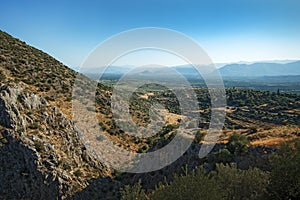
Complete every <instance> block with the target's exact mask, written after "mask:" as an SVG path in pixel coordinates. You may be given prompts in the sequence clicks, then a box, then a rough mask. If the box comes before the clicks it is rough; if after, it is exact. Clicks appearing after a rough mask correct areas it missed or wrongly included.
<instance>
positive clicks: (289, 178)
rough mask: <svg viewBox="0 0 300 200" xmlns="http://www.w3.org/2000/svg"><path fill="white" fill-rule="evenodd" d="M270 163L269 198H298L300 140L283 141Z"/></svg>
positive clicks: (299, 185) (299, 197) (299, 186)
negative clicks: (271, 167)
mask: <svg viewBox="0 0 300 200" xmlns="http://www.w3.org/2000/svg"><path fill="white" fill-rule="evenodd" d="M271 164H272V166H273V169H272V171H271V174H270V184H269V187H268V196H269V199H275V200H276V199H278V200H279V199H300V171H299V166H300V140H299V139H297V140H293V141H290V142H286V143H283V144H282V145H281V146H280V149H279V150H278V152H277V153H276V154H274V155H273V156H272V157H271Z"/></svg>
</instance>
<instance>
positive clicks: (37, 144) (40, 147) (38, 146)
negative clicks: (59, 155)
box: [34, 141, 46, 152]
mask: <svg viewBox="0 0 300 200" xmlns="http://www.w3.org/2000/svg"><path fill="white" fill-rule="evenodd" d="M34 147H35V150H36V151H37V152H42V151H45V150H46V149H45V146H44V144H43V143H42V142H39V141H35V142H34Z"/></svg>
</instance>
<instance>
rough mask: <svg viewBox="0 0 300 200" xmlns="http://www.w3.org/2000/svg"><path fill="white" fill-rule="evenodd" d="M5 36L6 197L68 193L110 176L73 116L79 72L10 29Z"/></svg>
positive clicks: (0, 160)
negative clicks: (73, 92) (84, 140)
mask: <svg viewBox="0 0 300 200" xmlns="http://www.w3.org/2000/svg"><path fill="white" fill-rule="evenodd" d="M0 41H1V43H0V44H1V45H0V77H1V80H0V174H1V175H0V182H1V186H0V194H1V198H2V199H3V198H4V199H21V198H22V199H60V198H66V197H68V196H71V195H73V194H74V193H76V192H78V191H80V190H82V189H83V188H85V187H86V186H87V185H88V184H89V181H90V180H91V179H92V178H96V177H99V176H101V177H106V176H110V174H111V171H110V170H109V169H107V168H105V167H104V166H103V165H102V164H101V163H99V162H98V161H97V160H95V159H94V158H93V157H92V156H91V155H90V154H89V152H88V151H87V150H86V149H85V147H84V145H83V144H82V142H81V141H80V138H79V136H78V134H79V133H78V131H77V130H76V129H75V127H74V125H73V122H71V121H70V117H71V115H70V113H71V109H70V108H71V89H72V87H71V86H72V82H73V80H74V77H75V75H76V73H75V72H74V71H72V70H71V69H69V68H68V67H66V66H64V65H63V64H61V63H60V62H58V61H57V60H55V59H54V58H52V57H51V56H49V55H47V54H46V53H44V52H42V51H40V50H38V49H35V48H33V47H30V46H28V45H26V44H25V43H24V42H21V41H20V40H17V39H15V38H13V37H11V36H10V35H8V34H6V33H4V32H0Z"/></svg>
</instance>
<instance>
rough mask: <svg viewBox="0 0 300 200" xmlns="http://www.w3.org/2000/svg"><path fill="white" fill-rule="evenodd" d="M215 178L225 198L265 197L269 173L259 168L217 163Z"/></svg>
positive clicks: (242, 199)
mask: <svg viewBox="0 0 300 200" xmlns="http://www.w3.org/2000/svg"><path fill="white" fill-rule="evenodd" d="M216 170H217V174H216V175H215V179H216V181H217V184H218V185H219V187H221V188H222V190H223V191H224V192H225V194H226V198H225V199H241V200H244V199H253V200H254V199H255V200H256V199H263V198H264V195H265V193H266V186H267V184H268V178H269V174H267V173H265V172H263V171H262V170H259V169H257V168H251V169H248V170H241V169H237V167H236V165H231V166H230V165H223V164H217V169H216Z"/></svg>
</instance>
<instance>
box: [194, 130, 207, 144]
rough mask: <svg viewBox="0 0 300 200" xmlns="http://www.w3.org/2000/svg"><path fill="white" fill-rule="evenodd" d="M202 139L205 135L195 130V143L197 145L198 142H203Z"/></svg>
mask: <svg viewBox="0 0 300 200" xmlns="http://www.w3.org/2000/svg"><path fill="white" fill-rule="evenodd" d="M204 137H205V133H204V132H202V131H201V130H197V133H196V136H195V141H196V142H197V143H199V142H201V141H203V140H204Z"/></svg>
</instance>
